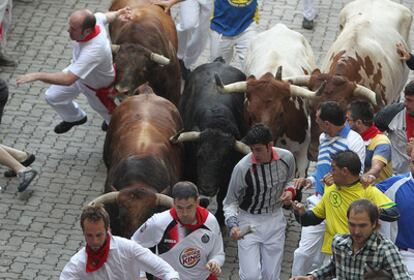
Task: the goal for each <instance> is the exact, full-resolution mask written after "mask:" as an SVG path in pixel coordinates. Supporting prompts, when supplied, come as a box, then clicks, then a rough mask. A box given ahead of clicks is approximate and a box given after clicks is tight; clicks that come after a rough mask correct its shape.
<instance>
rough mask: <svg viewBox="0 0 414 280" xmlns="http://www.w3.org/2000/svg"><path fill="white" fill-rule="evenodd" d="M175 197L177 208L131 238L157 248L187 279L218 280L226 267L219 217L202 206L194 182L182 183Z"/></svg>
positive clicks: (159, 253)
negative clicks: (223, 267) (222, 268)
mask: <svg viewBox="0 0 414 280" xmlns="http://www.w3.org/2000/svg"><path fill="white" fill-rule="evenodd" d="M172 196H173V198H174V207H173V208H171V209H170V210H167V211H164V212H162V213H159V214H155V215H154V216H152V217H151V218H150V219H149V220H148V221H147V222H146V223H145V224H143V225H142V226H141V227H140V228H139V229H138V230H137V231H136V232H135V233H134V235H133V236H132V237H131V239H132V240H134V241H136V242H137V243H139V244H141V245H142V246H144V247H146V248H151V247H154V246H156V247H155V250H156V253H157V254H158V255H159V256H160V257H161V258H163V259H164V260H165V261H167V262H168V263H169V264H170V265H171V266H172V267H173V268H174V269H175V270H177V271H178V272H179V273H180V276H181V278H183V279H186V280H205V279H209V280H210V279H217V278H215V277H218V276H219V275H220V273H221V266H222V265H223V264H224V251H223V238H222V236H221V232H220V226H219V224H218V222H217V220H216V218H215V217H214V215H212V214H211V213H210V212H208V211H207V209H205V208H202V207H200V206H199V194H198V190H197V187H196V186H195V185H194V184H193V183H191V182H187V181H184V182H178V183H177V184H175V185H174V187H173V191H172ZM148 272H149V271H148ZM141 276H142V277H144V276H145V275H143V274H142V273H141Z"/></svg>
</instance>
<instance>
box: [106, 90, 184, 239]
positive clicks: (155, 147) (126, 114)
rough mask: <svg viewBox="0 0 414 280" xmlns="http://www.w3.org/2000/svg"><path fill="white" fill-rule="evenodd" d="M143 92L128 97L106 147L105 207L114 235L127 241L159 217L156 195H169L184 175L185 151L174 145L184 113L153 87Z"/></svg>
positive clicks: (116, 114) (113, 122) (118, 111)
mask: <svg viewBox="0 0 414 280" xmlns="http://www.w3.org/2000/svg"><path fill="white" fill-rule="evenodd" d="M141 88H143V90H141ZM139 89H140V90H141V91H144V93H143V94H142V95H138V96H133V97H128V98H126V99H125V100H124V101H123V102H122V103H121V105H120V106H118V107H117V108H116V110H115V111H114V113H113V115H112V119H111V122H110V125H109V128H108V133H107V135H106V139H105V145H104V161H105V164H106V166H107V168H108V175H107V179H106V183H105V192H107V194H105V195H104V198H108V199H104V202H106V203H109V204H108V206H107V208H108V211H109V212H110V214H111V228H112V231H113V232H114V234H119V235H121V236H125V237H130V236H131V235H132V234H133V233H134V231H135V230H136V229H137V228H138V227H139V226H140V225H141V224H142V223H143V222H145V221H146V219H147V218H149V217H150V216H151V215H152V214H153V213H154V207H155V206H156V201H157V200H156V195H155V194H156V193H158V192H163V191H164V192H167V191H168V190H169V187H170V186H172V185H173V184H175V183H176V182H177V181H178V180H179V178H180V176H181V147H180V146H179V145H172V144H170V142H169V138H170V137H171V136H173V135H175V134H176V133H177V132H178V131H179V130H181V128H182V122H181V118H180V115H179V112H178V110H177V109H176V107H175V106H174V104H172V103H171V102H170V101H168V100H166V99H164V98H162V97H160V96H157V95H155V94H154V93H153V92H152V89H151V88H150V87H148V86H147V85H143V86H141V87H140V88H139ZM145 92H146V93H145ZM113 190H117V191H120V192H119V194H118V193H117V192H110V191H113ZM115 198H117V199H116V200H117V203H113V202H114V201H113V200H114V199H115ZM98 200H99V201H102V200H101V199H98ZM169 206H171V204H169Z"/></svg>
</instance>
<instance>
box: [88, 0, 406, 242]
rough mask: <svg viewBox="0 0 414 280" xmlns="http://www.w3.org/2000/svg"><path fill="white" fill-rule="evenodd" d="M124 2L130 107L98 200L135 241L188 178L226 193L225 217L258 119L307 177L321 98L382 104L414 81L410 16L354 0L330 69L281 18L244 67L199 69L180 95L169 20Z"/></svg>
mask: <svg viewBox="0 0 414 280" xmlns="http://www.w3.org/2000/svg"><path fill="white" fill-rule="evenodd" d="M126 5H129V6H131V7H132V8H133V20H132V21H131V22H115V23H114V24H112V26H111V27H110V34H111V38H112V43H113V44H114V45H113V51H114V62H115V64H116V67H117V68H116V69H117V78H116V84H115V89H116V92H117V97H119V98H120V99H122V102H121V104H120V105H119V106H118V107H117V108H116V109H115V111H114V112H113V115H112V119H111V123H110V125H109V129H108V132H107V135H106V139H105V145H104V161H105V164H106V166H107V168H108V173H107V179H106V183H105V194H104V195H102V196H100V197H98V198H97V199H95V200H94V202H102V203H104V204H105V206H106V208H107V209H108V211H109V213H110V215H111V223H112V224H111V228H112V230H113V232H114V234H117V235H121V236H125V237H130V236H131V235H132V234H133V233H134V231H135V230H136V229H137V228H138V227H139V226H140V225H141V224H142V223H143V222H145V221H146V219H147V218H149V217H150V216H151V215H152V214H153V213H154V211H159V210H161V209H162V207H170V206H171V203H172V200H171V198H170V197H169V196H168V193H169V191H170V187H171V186H172V185H173V184H174V183H175V182H177V181H178V180H189V181H193V182H195V183H196V184H197V186H198V187H199V191H200V193H201V194H202V195H206V196H214V195H217V201H218V211H217V213H216V216H217V218H218V220H219V222H220V223H223V214H222V210H221V209H222V207H221V203H222V200H223V198H224V196H225V194H226V191H227V185H228V182H229V179H230V176H231V172H232V169H233V167H234V166H235V164H236V163H237V162H238V161H239V160H240V159H241V158H242V157H243V155H244V154H246V153H247V152H249V149H248V147H247V146H246V145H244V144H243V143H242V142H240V141H239V140H240V139H242V137H243V136H244V134H245V133H246V131H247V129H248V127H249V126H251V125H252V124H253V123H257V122H261V123H265V124H266V125H267V126H268V127H269V128H270V129H271V131H272V133H273V137H274V139H275V141H276V146H279V147H283V148H287V149H289V150H290V151H292V153H293V154H294V155H295V158H296V161H297V168H298V175H299V176H305V174H306V171H307V167H308V165H309V160H315V159H316V156H317V151H318V137H319V134H320V131H319V128H318V125H317V124H316V123H315V111H316V109H317V107H318V104H320V103H321V102H323V101H327V100H334V101H337V102H339V103H340V104H341V106H344V107H346V106H347V105H348V104H349V103H350V102H351V101H353V100H355V99H365V100H368V101H370V102H371V103H372V104H373V105H374V107H375V108H376V109H379V108H381V107H382V106H384V105H386V104H390V103H393V102H396V101H398V100H399V97H400V92H401V90H402V88H403V86H404V85H405V84H406V82H407V79H408V68H407V67H406V66H405V64H404V63H403V62H402V61H400V59H399V57H398V54H397V52H396V49H395V45H396V44H397V43H402V44H403V45H404V46H405V47H406V48H407V49H410V48H409V46H408V45H409V43H408V34H409V29H410V26H411V22H412V14H411V12H410V11H409V9H408V8H406V7H404V6H402V5H400V4H397V3H394V2H392V1H390V0H370V1H368V0H356V1H353V2H351V3H349V4H347V5H346V6H345V7H344V8H343V10H342V11H341V13H340V15H339V22H340V33H339V35H338V37H337V39H336V41H335V42H334V43H333V44H332V46H331V48H330V49H329V51H328V53H327V54H326V56H325V59H324V62H323V64H322V67H321V68H320V69H318V68H317V67H316V63H315V58H314V55H313V51H312V49H311V47H310V44H309V43H308V42H307V40H306V39H305V37H304V36H302V35H301V34H299V33H298V32H295V31H293V30H290V29H289V28H287V27H286V26H285V25H283V24H277V25H275V26H274V27H273V28H271V29H269V30H267V31H264V32H262V33H260V34H258V35H257V38H256V39H255V40H253V41H252V43H251V46H250V49H249V51H248V53H247V56H246V60H245V66H244V73H243V72H242V71H240V70H238V69H237V68H235V67H232V66H229V65H228V64H226V63H225V62H224V61H223V60H222V59H221V58H217V59H216V60H215V61H214V62H211V63H207V64H203V65H201V66H199V67H197V68H196V69H195V70H194V71H192V72H191V74H190V76H189V77H188V78H187V80H186V81H185V86H184V91H183V92H182V93H181V92H180V91H181V82H182V81H181V76H180V66H179V63H178V59H177V56H176V49H177V34H176V31H175V25H174V22H173V20H172V18H171V16H170V15H168V14H165V13H164V11H163V9H162V8H160V7H158V6H156V5H150V4H148V3H147V1H146V0H114V1H113V3H112V5H111V8H110V9H111V10H118V9H120V8H122V7H124V6H126ZM132 95H133V96H132ZM126 96H130V97H126ZM176 106H177V107H178V109H177V107H176Z"/></svg>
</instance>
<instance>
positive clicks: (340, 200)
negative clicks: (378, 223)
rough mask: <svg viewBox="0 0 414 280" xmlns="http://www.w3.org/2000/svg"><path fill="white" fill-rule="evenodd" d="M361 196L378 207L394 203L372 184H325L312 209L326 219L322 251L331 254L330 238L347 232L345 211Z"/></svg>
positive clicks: (387, 206) (318, 215) (385, 206)
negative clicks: (337, 185) (343, 185)
mask: <svg viewBox="0 0 414 280" xmlns="http://www.w3.org/2000/svg"><path fill="white" fill-rule="evenodd" d="M363 198H365V199H369V200H371V201H372V202H373V203H374V204H375V205H377V206H378V207H380V208H390V207H392V206H395V205H396V204H395V203H394V202H393V201H392V200H391V199H389V198H388V197H387V196H386V195H385V194H384V193H382V192H381V191H380V190H379V189H377V188H376V187H374V186H369V187H367V188H364V187H363V186H362V184H361V183H359V182H358V183H356V184H355V185H353V186H350V187H342V188H340V189H338V188H337V187H336V185H332V186H325V193H324V194H323V196H322V199H321V201H320V202H319V203H318V204H317V205H316V206H315V207H314V208H313V209H312V211H313V213H314V214H315V215H316V216H317V217H319V218H321V219H325V220H326V230H325V236H324V238H323V246H322V252H323V253H325V254H330V255H331V254H332V248H331V246H332V239H333V237H334V235H335V234H338V233H339V234H344V233H349V230H348V219H347V217H346V212H347V211H348V208H349V205H351V203H352V202H354V201H355V200H358V199H363Z"/></svg>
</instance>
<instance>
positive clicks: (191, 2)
mask: <svg viewBox="0 0 414 280" xmlns="http://www.w3.org/2000/svg"><path fill="white" fill-rule="evenodd" d="M212 5H213V2H212V1H211V0H186V1H183V2H181V4H180V23H178V24H177V25H176V28H177V36H178V51H177V56H178V58H179V59H182V60H183V62H184V65H185V67H186V68H188V69H192V68H193V67H194V64H195V63H196V61H197V59H198V58H199V56H200V55H201V53H202V52H203V50H204V48H205V47H206V44H207V40H208V36H207V34H208V30H209V25H210V17H211V15H212Z"/></svg>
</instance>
